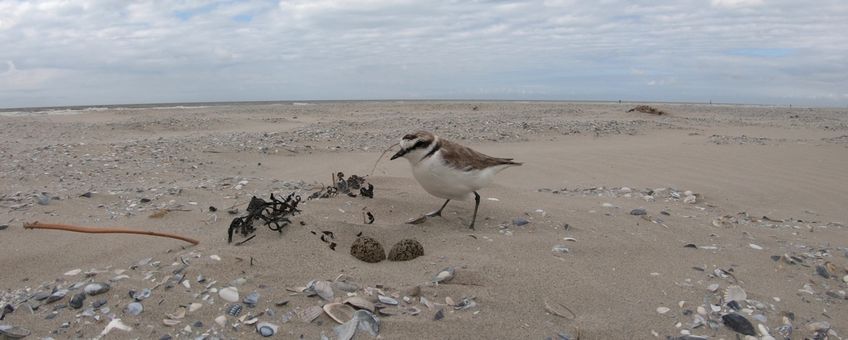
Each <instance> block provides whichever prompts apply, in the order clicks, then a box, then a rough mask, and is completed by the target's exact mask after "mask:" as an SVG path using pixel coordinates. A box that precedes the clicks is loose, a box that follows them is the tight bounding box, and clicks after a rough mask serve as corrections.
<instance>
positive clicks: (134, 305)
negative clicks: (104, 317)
mask: <svg viewBox="0 0 848 340" xmlns="http://www.w3.org/2000/svg"><path fill="white" fill-rule="evenodd" d="M126 311H127V314H129V315H133V316H135V315H139V314H141V312H142V311H144V306H142V305H141V303H138V302H131V303H130V304H128V305H127V309H126Z"/></svg>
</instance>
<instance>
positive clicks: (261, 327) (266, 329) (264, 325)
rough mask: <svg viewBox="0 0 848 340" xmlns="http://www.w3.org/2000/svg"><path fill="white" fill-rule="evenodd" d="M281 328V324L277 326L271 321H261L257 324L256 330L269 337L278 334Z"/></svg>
mask: <svg viewBox="0 0 848 340" xmlns="http://www.w3.org/2000/svg"><path fill="white" fill-rule="evenodd" d="M279 328H280V326H277V325H275V324H272V323H270V322H260V323H257V324H256V331H257V332H259V335H262V336H263V337H266V338H267V337H269V336H273V335H274V334H277V330H278V329H279Z"/></svg>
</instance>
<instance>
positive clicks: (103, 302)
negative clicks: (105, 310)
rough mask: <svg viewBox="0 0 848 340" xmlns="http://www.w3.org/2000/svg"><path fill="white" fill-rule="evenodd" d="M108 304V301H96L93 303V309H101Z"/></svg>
mask: <svg viewBox="0 0 848 340" xmlns="http://www.w3.org/2000/svg"><path fill="white" fill-rule="evenodd" d="M106 302H107V301H106V300H105V299H100V300H95V301H94V302H92V303H91V307H94V308H100V307H103V305H105V304H106Z"/></svg>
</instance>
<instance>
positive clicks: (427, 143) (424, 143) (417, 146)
mask: <svg viewBox="0 0 848 340" xmlns="http://www.w3.org/2000/svg"><path fill="white" fill-rule="evenodd" d="M430 143H431V142H430V141H423V140H419V141H417V142H415V144H414V145H412V147H411V148H409V150H414V149H426V148H427V147H428V146H430Z"/></svg>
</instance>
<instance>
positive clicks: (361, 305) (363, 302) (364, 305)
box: [344, 296, 374, 313]
mask: <svg viewBox="0 0 848 340" xmlns="http://www.w3.org/2000/svg"><path fill="white" fill-rule="evenodd" d="M344 303H346V304H349V305H351V306H353V307H354V308H357V309H366V310H368V311H369V312H372V313H373V312H374V304H373V303H372V302H371V301H368V300H367V299H365V298H363V297H361V296H352V297H349V298H347V299H346V300H344Z"/></svg>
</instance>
